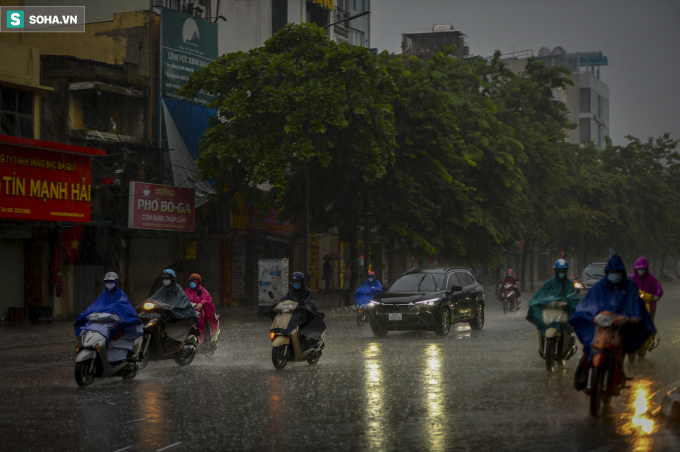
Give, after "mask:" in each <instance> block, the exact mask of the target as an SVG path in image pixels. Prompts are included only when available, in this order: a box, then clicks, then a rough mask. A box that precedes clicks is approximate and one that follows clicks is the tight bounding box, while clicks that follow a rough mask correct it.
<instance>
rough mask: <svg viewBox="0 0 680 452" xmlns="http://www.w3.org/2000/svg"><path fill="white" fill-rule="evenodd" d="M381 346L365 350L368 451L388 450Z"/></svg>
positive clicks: (371, 345)
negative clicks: (380, 359) (380, 358)
mask: <svg viewBox="0 0 680 452" xmlns="http://www.w3.org/2000/svg"><path fill="white" fill-rule="evenodd" d="M379 357H380V345H379V344H375V343H373V344H370V345H369V346H368V349H365V350H364V359H365V362H366V364H365V367H364V369H365V372H366V373H365V378H364V384H365V386H364V388H365V391H366V402H365V403H364V410H365V423H364V425H366V429H367V430H366V438H369V444H370V447H369V448H368V449H371V450H373V449H380V450H384V449H386V448H387V444H386V443H385V441H386V440H387V435H386V434H385V433H386V432H385V427H386V425H387V423H386V422H385V420H384V416H385V413H384V408H385V407H384V405H385V404H384V390H385V389H384V385H383V382H382V368H381V365H380V361H379Z"/></svg>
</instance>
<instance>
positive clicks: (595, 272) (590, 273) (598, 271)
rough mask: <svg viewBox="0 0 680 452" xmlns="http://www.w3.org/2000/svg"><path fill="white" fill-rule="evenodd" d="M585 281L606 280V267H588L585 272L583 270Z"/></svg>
mask: <svg viewBox="0 0 680 452" xmlns="http://www.w3.org/2000/svg"><path fill="white" fill-rule="evenodd" d="M582 278H583V279H600V278H604V266H599V265H598V266H597V267H586V269H585V270H583V275H582Z"/></svg>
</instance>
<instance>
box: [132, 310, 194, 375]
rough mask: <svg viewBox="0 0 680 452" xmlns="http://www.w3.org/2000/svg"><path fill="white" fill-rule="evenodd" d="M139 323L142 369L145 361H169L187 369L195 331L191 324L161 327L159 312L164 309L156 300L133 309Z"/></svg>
mask: <svg viewBox="0 0 680 452" xmlns="http://www.w3.org/2000/svg"><path fill="white" fill-rule="evenodd" d="M135 309H136V310H137V315H138V316H139V319H140V320H141V321H142V322H143V323H144V336H143V337H144V340H143V342H142V350H141V360H142V367H141V368H142V369H144V368H145V367H146V365H147V364H148V363H149V360H152V361H158V360H163V359H171V358H173V359H174V360H175V362H176V363H177V364H178V365H180V366H188V365H189V364H191V362H192V361H193V360H194V356H196V342H197V341H198V328H197V327H196V324H195V322H194V320H192V319H184V320H179V321H177V322H167V323H164V322H163V321H162V320H161V312H163V311H164V310H166V309H168V305H167V304H165V303H162V302H160V301H156V300H148V301H146V302H145V303H143V304H142V305H139V306H137V307H135Z"/></svg>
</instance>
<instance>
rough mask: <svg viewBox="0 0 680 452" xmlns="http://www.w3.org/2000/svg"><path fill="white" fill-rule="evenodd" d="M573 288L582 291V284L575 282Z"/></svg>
mask: <svg viewBox="0 0 680 452" xmlns="http://www.w3.org/2000/svg"><path fill="white" fill-rule="evenodd" d="M574 287H575V288H576V289H583V284H581V283H580V282H575V283H574Z"/></svg>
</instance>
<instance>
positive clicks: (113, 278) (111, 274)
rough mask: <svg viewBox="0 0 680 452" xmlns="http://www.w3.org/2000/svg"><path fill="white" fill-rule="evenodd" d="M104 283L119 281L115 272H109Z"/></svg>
mask: <svg viewBox="0 0 680 452" xmlns="http://www.w3.org/2000/svg"><path fill="white" fill-rule="evenodd" d="M104 281H118V275H116V274H115V273H114V272H108V273H107V274H105V275H104Z"/></svg>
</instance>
